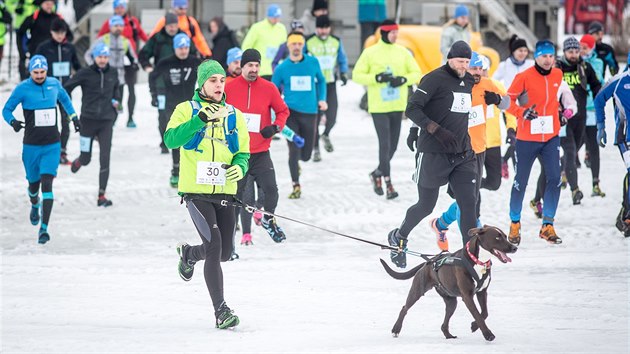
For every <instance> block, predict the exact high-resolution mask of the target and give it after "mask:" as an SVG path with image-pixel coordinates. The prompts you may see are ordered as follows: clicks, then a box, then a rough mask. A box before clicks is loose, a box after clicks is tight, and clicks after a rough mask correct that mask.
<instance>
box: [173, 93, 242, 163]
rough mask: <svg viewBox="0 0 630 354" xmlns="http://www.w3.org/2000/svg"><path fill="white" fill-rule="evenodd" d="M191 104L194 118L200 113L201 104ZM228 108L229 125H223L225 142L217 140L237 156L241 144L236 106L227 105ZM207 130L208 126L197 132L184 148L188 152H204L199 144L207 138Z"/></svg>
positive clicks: (193, 102) (192, 102) (191, 102)
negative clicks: (237, 126) (237, 127)
mask: <svg viewBox="0 0 630 354" xmlns="http://www.w3.org/2000/svg"><path fill="white" fill-rule="evenodd" d="M189 102H190V106H191V107H192V110H193V111H192V115H193V117H194V116H196V115H197V113H199V110H200V109H201V103H199V102H197V101H189ZM226 107H228V109H229V114H228V117H227V124H224V125H223V133H224V135H225V141H223V140H219V139H215V140H218V141H219V142H220V143H222V144H226V145H227V147H228V149H229V150H230V152H231V153H232V154H236V153H237V152H238V151H239V149H240V146H239V142H238V129H236V111H235V110H234V106H232V105H226ZM206 129H207V126H203V128H201V129H199V131H197V132H196V133H195V135H194V136H193V137H192V138H191V139H190V141H188V142H187V143H186V144H185V145H184V146H183V147H184V149H186V150H194V151H196V152H203V150H199V149H198V147H199V144H201V141H203V138H204V137H205V136H206Z"/></svg>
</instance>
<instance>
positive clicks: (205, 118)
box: [197, 103, 221, 123]
mask: <svg viewBox="0 0 630 354" xmlns="http://www.w3.org/2000/svg"><path fill="white" fill-rule="evenodd" d="M219 109H221V105H220V104H218V103H211V104H210V105H209V106H207V107H205V108H203V109H201V110H199V113H197V116H199V118H200V119H201V120H202V121H204V122H205V123H208V122H209V121H210V120H211V116H212V115H213V114H214V113H217V112H218V111H219ZM206 111H207V113H206ZM208 114H209V115H208Z"/></svg>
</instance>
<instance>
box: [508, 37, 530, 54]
mask: <svg viewBox="0 0 630 354" xmlns="http://www.w3.org/2000/svg"><path fill="white" fill-rule="evenodd" d="M523 47H525V48H527V42H525V40H524V39H523V38H518V36H517V35H515V34H513V35H512V38H510V53H514V52H515V51H516V50H517V49H519V48H523Z"/></svg>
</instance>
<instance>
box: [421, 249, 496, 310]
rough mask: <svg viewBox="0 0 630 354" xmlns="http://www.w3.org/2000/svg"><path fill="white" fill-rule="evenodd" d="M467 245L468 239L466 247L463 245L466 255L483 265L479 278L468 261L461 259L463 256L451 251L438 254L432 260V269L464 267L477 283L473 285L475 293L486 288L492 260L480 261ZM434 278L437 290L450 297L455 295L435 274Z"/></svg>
mask: <svg viewBox="0 0 630 354" xmlns="http://www.w3.org/2000/svg"><path fill="white" fill-rule="evenodd" d="M469 246H470V241H469V242H468V243H466V247H465V249H466V252H468V257H470V259H471V260H472V261H473V262H474V263H475V264H476V265H480V266H483V269H482V271H481V274H483V275H482V276H481V278H480V277H479V274H477V271H475V268H474V266H473V265H472V264H471V263H470V262H468V261H467V260H465V259H463V257H457V256H455V255H454V254H452V253H443V254H442V255H440V256H438V258H437V259H435V261H433V271H434V272H436V273H437V272H438V271H439V270H440V268H442V267H443V266H445V265H448V266H456V267H463V268H464V269H466V271H467V272H468V274H470V276H471V277H472V278H473V280H474V281H475V283H476V284H477V286H475V293H478V292H480V291H482V290H483V289H485V288H487V287H488V285H490V279H489V277H490V267H491V266H492V261H491V260H488V261H487V262H481V261H480V260H479V259H478V258H477V257H475V255H473V254H472V252H470V247H469ZM435 278H436V279H437V281H438V286H437V287H438V289H439V290H441V291H442V292H444V293H446V294H447V295H449V296H451V297H456V295H454V294H451V292H450V291H448V289H446V287H445V286H444V285H443V284H442V282H441V281H440V277H438V276H436V277H435ZM486 280H487V284H486Z"/></svg>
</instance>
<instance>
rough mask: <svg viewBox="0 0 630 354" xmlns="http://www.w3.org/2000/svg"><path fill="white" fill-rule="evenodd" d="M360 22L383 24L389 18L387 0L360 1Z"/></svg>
mask: <svg viewBox="0 0 630 354" xmlns="http://www.w3.org/2000/svg"><path fill="white" fill-rule="evenodd" d="M358 17H359V22H383V21H384V20H385V18H386V17H387V9H386V7H385V0H359V16H358Z"/></svg>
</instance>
